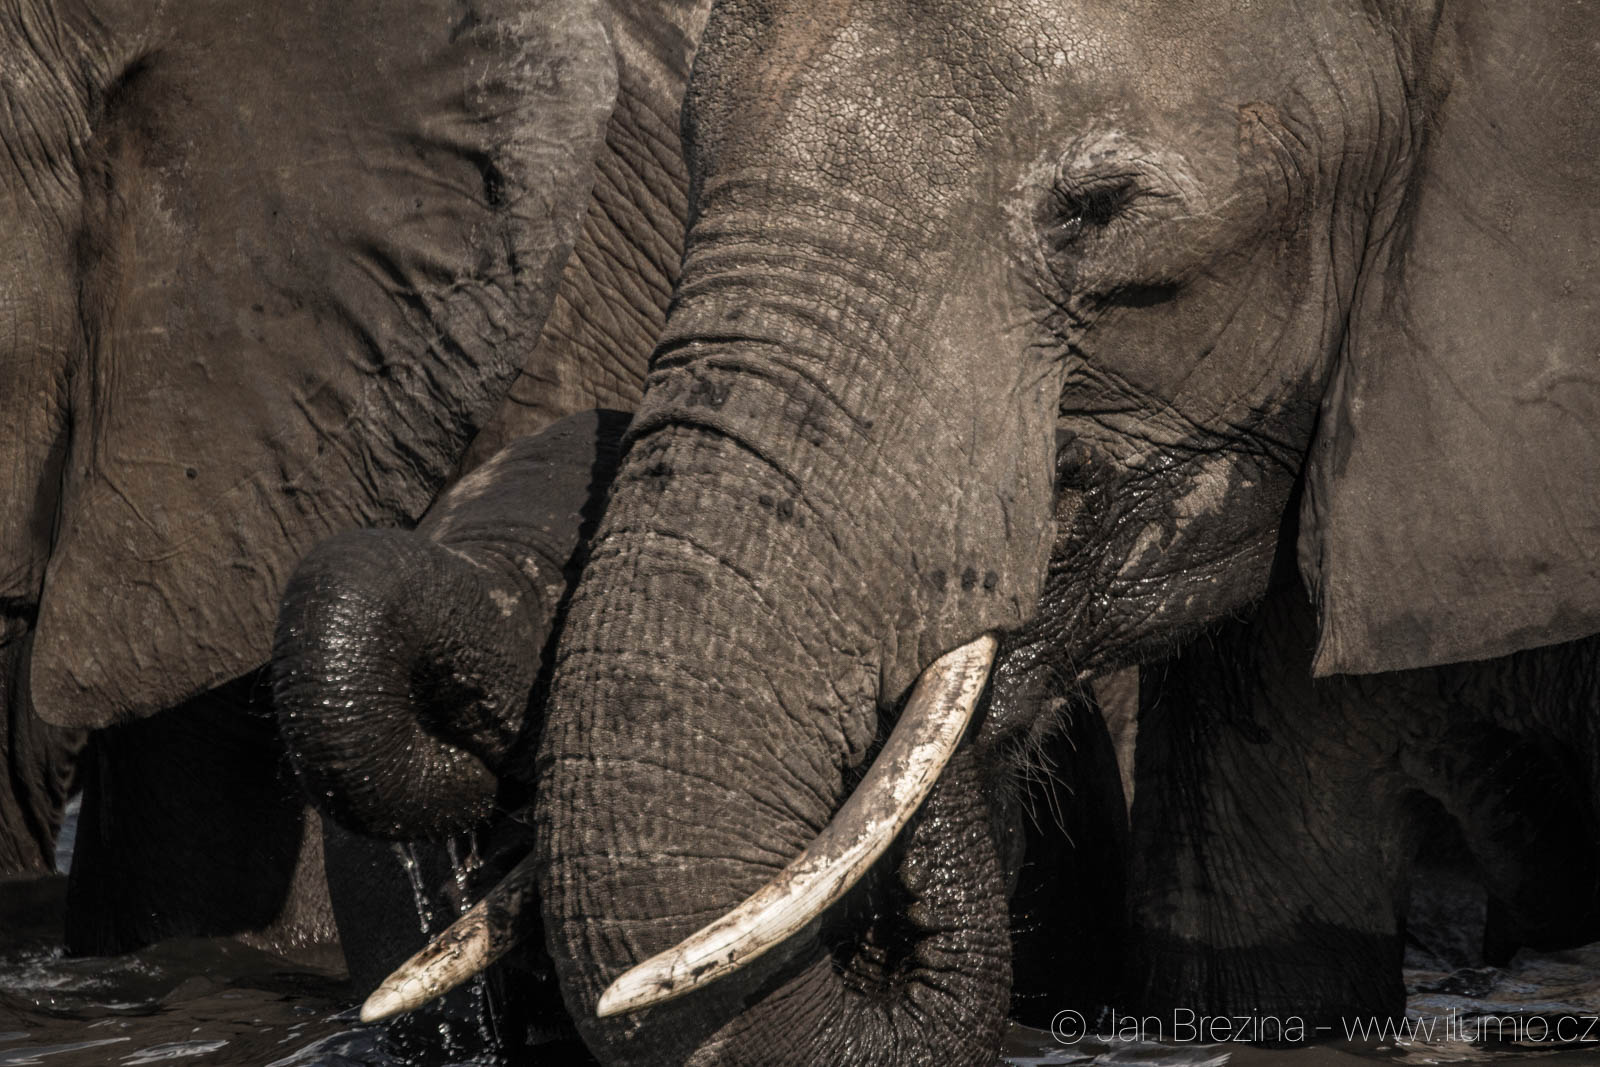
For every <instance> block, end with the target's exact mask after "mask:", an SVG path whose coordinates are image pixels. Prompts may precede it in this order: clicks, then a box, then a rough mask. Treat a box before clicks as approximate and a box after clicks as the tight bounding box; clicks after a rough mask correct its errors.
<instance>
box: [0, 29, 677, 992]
mask: <svg viewBox="0 0 1600 1067" xmlns="http://www.w3.org/2000/svg"><path fill="white" fill-rule="evenodd" d="M703 7H704V5H703V4H699V3H696V2H694V0H682V2H680V0H650V2H645V0H641V2H638V3H624V2H617V3H604V2H601V0H577V2H572V0H561V2H554V0H534V2H533V3H528V2H518V3H506V2H501V0H491V2H488V3H478V2H474V3H459V2H453V0H452V2H443V0H415V2H408V3H406V4H404V5H399V6H395V5H390V6H388V7H385V8H384V9H383V10H382V11H378V10H376V9H373V10H367V9H365V8H359V7H351V6H349V5H341V4H335V3H322V2H318V0H300V2H295V3H289V4H279V5H274V6H273V7H272V9H271V11H270V12H268V11H266V10H264V9H261V8H260V7H259V6H258V5H251V4H244V3H234V2H225V3H219V4H208V5H203V6H202V7H199V8H196V7H194V6H193V5H188V6H185V5H178V6H173V5H163V4H153V3H144V2H137V0H10V2H3V3H0V99H4V101H5V102H6V107H4V108H3V109H0V112H3V114H0V145H3V146H4V147H5V149H6V151H5V152H4V153H3V154H0V159H3V160H4V161H5V162H4V163H3V164H0V219H4V220H5V223H6V224H5V225H4V226H0V262H3V263H4V264H5V266H4V267H3V268H0V336H4V337H5V338H6V342H5V344H6V348H5V349H4V353H5V355H6V356H7V357H8V358H5V359H3V360H0V363H3V365H4V369H3V370H0V408H3V411H4V418H3V420H0V421H3V424H4V425H5V426H6V427H7V428H8V430H9V431H11V432H8V433H7V435H6V441H5V444H4V448H5V454H6V463H7V469H8V470H9V471H10V472H11V475H12V476H11V477H10V478H8V479H7V480H6V482H5V485H4V487H3V488H0V494H4V496H3V501H0V621H3V629H0V699H3V701H4V711H5V715H6V723H7V732H6V734H5V741H4V742H3V746H4V751H5V755H6V760H5V761H4V767H5V773H6V774H7V775H8V779H7V782H6V783H5V784H6V786H7V788H5V789H0V797H4V800H3V802H0V873H5V874H27V873H37V872H41V871H46V870H49V869H50V868H51V866H52V861H51V855H52V848H53V844H54V837H55V833H56V827H57V824H58V821H59V815H60V809H61V804H62V802H63V800H64V798H65V796H66V793H67V792H68V790H69V789H70V788H72V787H73V785H74V783H75V782H76V783H77V784H78V785H80V786H81V788H82V790H83V795H84V801H83V809H82V815H81V822H80V828H79V832H78V838H77V847H76V853H75V855H74V858H73V864H72V868H71V874H70V876H69V878H70V880H69V887H68V896H67V901H68V905H67V906H68V912H67V925H66V941H67V946H68V948H69V950H71V951H74V952H79V953H95V954H102V953H111V952H121V951H126V950H129V949H132V948H135V947H138V946H140V945H144V944H147V943H149V942H151V941H154V940H156V939H159V938H165V937H171V936H192V935H197V936H213V935H238V936H242V937H245V938H246V939H247V940H253V941H254V942H255V943H258V944H261V945H263V946H265V947H269V948H273V949H276V950H279V951H284V952H290V953H298V952H302V951H313V952H320V951H323V950H324V949H325V948H326V947H327V946H330V945H336V944H337V937H336V930H335V926H336V923H335V919H336V916H335V914H334V911H335V910H337V909H335V908H334V906H333V905H334V904H336V903H337V902H336V901H335V902H332V903H330V901H329V899H328V889H327V886H326V884H325V883H326V881H327V879H328V878H329V877H330V876H332V877H334V879H335V881H338V880H339V877H340V876H338V875H337V874H335V873H334V872H332V871H331V870H329V869H328V868H332V867H334V866H337V865H339V864H344V865H345V867H346V868H347V871H346V874H345V875H344V876H343V881H344V882H345V883H347V884H352V883H353V884H354V889H355V897H354V900H355V904H354V907H353V908H352V909H349V910H351V911H353V912H354V913H355V914H356V915H358V916H359V914H360V912H361V910H362V907H363V905H364V904H365V903H366V901H365V899H364V898H363V897H362V895H361V894H362V893H363V892H370V891H371V889H372V887H371V886H370V884H369V885H365V886H363V885H361V884H360V883H361V878H362V872H364V871H369V870H370V864H369V857H370V850H365V851H364V850H363V847H362V846H360V845H359V844H358V843H354V839H353V835H350V834H347V833H345V832H344V831H343V830H341V829H339V828H337V827H333V826H331V825H330V826H327V827H324V824H323V820H322V819H321V818H320V817H319V816H318V815H316V814H315V812H314V810H313V809H312V808H311V807H310V806H309V805H308V803H307V801H306V798H305V796H304V794H303V792H302V790H301V788H300V786H299V783H298V780H297V779H296V777H295V772H294V768H293V766H292V764H291V762H290V758H289V754H288V752H287V751H286V749H285V747H284V744H283V740H282V737H281V736H280V733H279V729H278V721H277V718H276V716H275V715H274V712H273V708H272V702H271V695H270V690H271V684H270V679H269V677H268V675H267V674H266V672H265V670H264V666H265V664H266V663H267V661H268V659H269V655H270V652H271V648H272V635H273V626H274V622H275V619H276V614H277V609H278V603H279V599H280V595H281V593H282V591H283V588H284V585H285V583H286V582H287V581H288V579H289V576H290V572H291V570H292V568H293V566H294V565H295V564H296V563H297V562H298V561H299V560H300V559H301V557H302V556H304V555H305V554H306V552H307V551H308V550H309V549H310V548H311V547H312V546H313V545H315V544H317V543H318V542H320V541H322V540H324V539H325V538H327V537H328V536H330V535H332V534H335V533H337V532H339V531H343V530H349V529H355V528H361V527H398V528H409V527H411V526H413V525H415V523H416V522H417V521H418V520H419V518H421V517H422V515H423V513H424V512H425V511H426V510H427V509H428V508H429V506H430V504H431V503H432V502H434V501H435V499H436V498H437V497H438V496H439V494H440V493H441V491H443V490H444V489H445V488H446V487H447V486H449V485H451V484H453V483H454V484H464V478H466V477H470V475H469V474H468V472H470V470H472V469H473V468H474V467H475V466H478V465H481V464H483V463H484V462H486V461H489V460H490V457H492V456H493V455H494V454H495V453H496V452H497V451H498V449H499V445H500V444H501V443H503V441H504V440H507V439H511V438H515V437H520V436H523V435H525V434H531V433H534V432H536V431H538V430H540V429H542V428H543V427H545V426H547V425H549V424H550V423H552V422H554V421H556V420H557V419H559V418H560V417H561V416H563V415H565V414H567V413H568V412H571V411H576V410H584V409H588V408H592V407H595V406H597V405H599V404H602V403H606V402H610V403H612V404H614V405H628V404H631V403H633V402H635V401H636V399H637V396H638V394H639V392H640V389H641V388H642V378H643V373H644V364H645V360H646V357H647V355H648V353H649V351H650V350H651V348H652V347H653V345H654V341H655V334H656V332H657V330H658V329H659V326H660V324H661V322H662V321H664V319H665V313H666V299H667V295H668V294H669V293H670V291H671V288H672V282H673V280H674V278H675V276H676V271H677V266H678V256H679V249H680V246H681V241H682V233H683V225H684V221H683V213H684V210H685V200H684V196H685V193H684V190H685V187H686V181H687V179H686V174H685V172H684V169H683V163H682V159H681V153H680V152H679V151H678V149H677V139H676V137H675V135H673V132H672V131H674V130H675V117H676V114H677V111H678V106H679V98H680V97H681V93H682V88H683V84H684V82H685V81H686V78H687V70H688V63H689V58H690V55H691V54H692V49H693V45H694V42H695V39H696V37H697V34H698V30H699V25H700V22H701V21H703V18H704V10H703ZM85 744H86V745H87V747H86V748H84V750H83V755H82V759H81V763H77V765H76V767H75V763H76V761H77V753H78V750H79V748H80V747H82V746H84V745H85ZM325 830H326V832H324V831H325ZM325 838H326V839H328V840H327V841H325V840H324V839H325ZM334 839H337V840H338V842H339V843H340V846H339V848H337V849H336V848H333V847H332V846H331V844H330V842H332V841H333V840H334ZM346 845H349V846H350V850H347V851H349V855H344V854H342V853H341V854H340V855H335V853H336V852H340V850H341V849H344V846H346ZM325 846H328V847H325ZM387 876H388V877H390V878H393V877H397V876H398V872H397V871H393V870H391V871H388V872H387ZM408 906H409V902H408ZM338 918H339V919H340V921H339V922H338V924H337V925H338V926H339V927H341V928H343V927H344V926H345V923H344V922H343V916H339V917H338ZM413 925H414V920H413ZM350 962H351V964H352V967H353V968H356V967H357V966H358V962H357V961H350Z"/></svg>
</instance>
